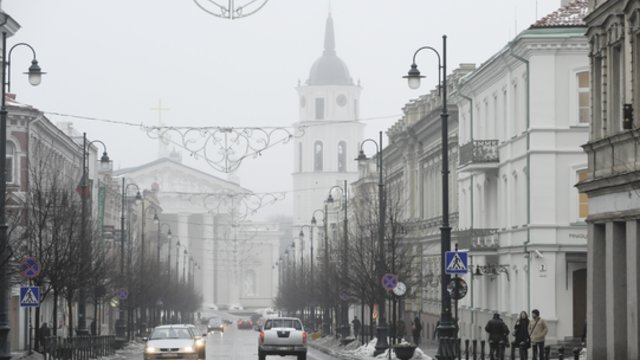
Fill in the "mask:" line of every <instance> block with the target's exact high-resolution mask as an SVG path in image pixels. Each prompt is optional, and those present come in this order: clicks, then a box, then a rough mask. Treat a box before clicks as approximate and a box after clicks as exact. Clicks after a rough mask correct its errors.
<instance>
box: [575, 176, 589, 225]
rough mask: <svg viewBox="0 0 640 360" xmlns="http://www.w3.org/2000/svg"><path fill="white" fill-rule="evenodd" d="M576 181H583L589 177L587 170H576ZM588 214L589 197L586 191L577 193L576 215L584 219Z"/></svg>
mask: <svg viewBox="0 0 640 360" xmlns="http://www.w3.org/2000/svg"><path fill="white" fill-rule="evenodd" d="M577 175H578V182H583V181H585V180H587V178H588V177H589V170H587V169H583V170H579V171H578V172H577ZM588 215H589V197H588V196H587V194H586V193H579V194H578V217H579V218H580V219H584V218H586V217H587V216H588Z"/></svg>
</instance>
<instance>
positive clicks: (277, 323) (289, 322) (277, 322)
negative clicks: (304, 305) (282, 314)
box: [264, 319, 302, 330]
mask: <svg viewBox="0 0 640 360" xmlns="http://www.w3.org/2000/svg"><path fill="white" fill-rule="evenodd" d="M271 328H294V329H296V330H302V324H300V321H298V320H295V319H271V320H267V322H266V323H265V324H264V329H265V330H269V329H271Z"/></svg>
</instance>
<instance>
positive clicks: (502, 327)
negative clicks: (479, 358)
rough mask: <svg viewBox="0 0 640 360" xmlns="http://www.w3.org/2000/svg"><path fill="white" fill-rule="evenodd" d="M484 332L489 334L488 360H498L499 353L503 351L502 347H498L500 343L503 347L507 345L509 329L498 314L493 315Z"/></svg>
mask: <svg viewBox="0 0 640 360" xmlns="http://www.w3.org/2000/svg"><path fill="white" fill-rule="evenodd" d="M484 330H485V331H486V332H487V333H489V358H490V359H500V358H501V357H500V353H501V352H503V351H504V347H500V342H502V343H503V344H504V345H506V344H508V343H509V338H508V336H509V327H508V326H507V324H505V323H504V321H502V319H500V314H498V313H495V314H493V319H491V320H489V321H488V322H487V325H486V326H485V327H484Z"/></svg>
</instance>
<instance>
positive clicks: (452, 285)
mask: <svg viewBox="0 0 640 360" xmlns="http://www.w3.org/2000/svg"><path fill="white" fill-rule="evenodd" d="M467 290H468V286H467V282H466V281H464V279H463V278H459V277H454V278H453V279H451V281H450V282H449V284H447V292H449V296H451V298H452V299H453V300H460V299H462V298H464V297H465V295H467Z"/></svg>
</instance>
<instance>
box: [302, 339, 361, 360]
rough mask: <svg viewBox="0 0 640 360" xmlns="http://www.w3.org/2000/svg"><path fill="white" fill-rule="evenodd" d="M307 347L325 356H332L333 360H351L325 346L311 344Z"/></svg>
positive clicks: (351, 358) (349, 357)
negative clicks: (335, 359)
mask: <svg viewBox="0 0 640 360" xmlns="http://www.w3.org/2000/svg"><path fill="white" fill-rule="evenodd" d="M307 345H309V347H312V348H314V349H316V350H319V351H321V352H323V353H325V354H327V355H330V356H333V357H335V358H338V359H341V360H353V357H351V356H347V355H345V354H342V353H341V352H338V351H335V350H334V349H332V348H328V347H326V346H321V345H318V344H313V343H308V344H307Z"/></svg>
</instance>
